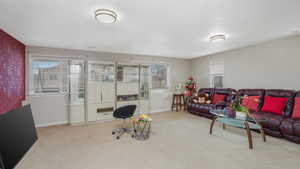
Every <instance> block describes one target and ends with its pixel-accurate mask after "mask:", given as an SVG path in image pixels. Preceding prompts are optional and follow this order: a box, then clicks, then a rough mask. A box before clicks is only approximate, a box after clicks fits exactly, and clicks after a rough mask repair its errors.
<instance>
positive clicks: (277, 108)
mask: <svg viewBox="0 0 300 169" xmlns="http://www.w3.org/2000/svg"><path fill="white" fill-rule="evenodd" d="M287 101H288V98H285V97H272V96H265V101H264V106H263V108H262V110H261V111H263V112H270V113H274V114H277V115H283V110H284V107H285V105H286V103H287Z"/></svg>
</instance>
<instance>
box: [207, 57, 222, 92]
mask: <svg viewBox="0 0 300 169" xmlns="http://www.w3.org/2000/svg"><path fill="white" fill-rule="evenodd" d="M209 78H210V86H211V87H213V88H222V87H223V78H224V59H223V58H218V59H212V60H210V62H209Z"/></svg>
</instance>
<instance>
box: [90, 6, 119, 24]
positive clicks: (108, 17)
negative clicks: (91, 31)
mask: <svg viewBox="0 0 300 169" xmlns="http://www.w3.org/2000/svg"><path fill="white" fill-rule="evenodd" d="M117 18H118V15H117V13H116V12H114V11H112V10H108V9H98V10H96V11H95V19H96V20H97V21H99V22H102V23H115V22H117Z"/></svg>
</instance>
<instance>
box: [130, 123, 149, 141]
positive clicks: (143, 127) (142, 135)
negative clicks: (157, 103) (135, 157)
mask: <svg viewBox="0 0 300 169" xmlns="http://www.w3.org/2000/svg"><path fill="white" fill-rule="evenodd" d="M151 122H152V119H151V118H149V119H135V120H134V121H133V129H134V133H135V139H137V140H147V139H148V138H149V137H150V132H151Z"/></svg>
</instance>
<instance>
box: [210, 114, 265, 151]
mask: <svg viewBox="0 0 300 169" xmlns="http://www.w3.org/2000/svg"><path fill="white" fill-rule="evenodd" d="M210 113H211V114H213V115H214V117H213V119H212V122H211V124H210V129H209V134H212V130H213V126H214V124H215V121H218V122H220V123H222V125H223V129H224V130H225V129H226V125H228V126H232V127H236V128H242V129H245V130H246V133H247V136H248V142H249V149H253V141H252V134H251V130H259V131H260V133H261V135H262V139H263V141H264V142H266V135H265V132H264V130H263V128H262V126H261V124H260V122H262V121H264V120H257V119H255V118H254V117H251V115H248V116H246V118H244V119H242V118H235V117H231V116H230V115H229V114H230V113H229V112H228V111H227V110H222V109H215V110H211V111H210Z"/></svg>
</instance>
